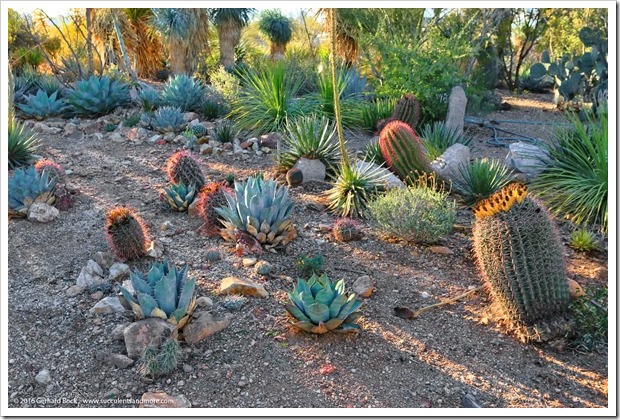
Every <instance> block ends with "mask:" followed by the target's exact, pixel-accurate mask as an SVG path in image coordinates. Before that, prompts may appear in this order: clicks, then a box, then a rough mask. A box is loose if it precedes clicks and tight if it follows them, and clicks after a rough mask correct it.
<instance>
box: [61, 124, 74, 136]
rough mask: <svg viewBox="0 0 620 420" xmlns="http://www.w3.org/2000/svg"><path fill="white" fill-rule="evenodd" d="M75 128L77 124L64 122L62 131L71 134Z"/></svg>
mask: <svg viewBox="0 0 620 420" xmlns="http://www.w3.org/2000/svg"><path fill="white" fill-rule="evenodd" d="M76 128H77V126H76V125H75V124H73V123H67V124H65V129H64V132H65V134H67V135H71V134H73V132H74V131H75V129H76Z"/></svg>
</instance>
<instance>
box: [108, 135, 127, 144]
mask: <svg viewBox="0 0 620 420" xmlns="http://www.w3.org/2000/svg"><path fill="white" fill-rule="evenodd" d="M110 140H112V141H113V142H114V143H123V142H124V141H125V139H123V136H122V135H121V133H112V134H110Z"/></svg>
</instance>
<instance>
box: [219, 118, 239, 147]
mask: <svg viewBox="0 0 620 420" xmlns="http://www.w3.org/2000/svg"><path fill="white" fill-rule="evenodd" d="M214 134H215V140H217V141H219V142H220V143H232V142H233V141H234V140H235V138H236V137H237V135H238V134H239V129H238V128H237V126H236V125H235V123H234V122H232V121H230V120H222V121H221V122H220V123H219V124H218V125H217V127H215V131H214Z"/></svg>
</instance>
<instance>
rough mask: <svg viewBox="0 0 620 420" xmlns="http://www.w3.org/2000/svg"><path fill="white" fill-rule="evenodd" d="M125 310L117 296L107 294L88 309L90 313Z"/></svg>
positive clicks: (110, 312) (108, 312)
mask: <svg viewBox="0 0 620 420" xmlns="http://www.w3.org/2000/svg"><path fill="white" fill-rule="evenodd" d="M122 312H125V308H124V307H123V305H122V304H121V301H120V300H119V299H118V297H117V296H108V297H106V298H103V299H101V300H100V301H99V302H97V304H96V305H95V306H93V307H92V308H91V309H90V313H91V314H112V313H122Z"/></svg>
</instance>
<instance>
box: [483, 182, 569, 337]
mask: <svg viewBox="0 0 620 420" xmlns="http://www.w3.org/2000/svg"><path fill="white" fill-rule="evenodd" d="M473 211H474V215H475V224H474V229H473V244H474V252H475V255H476V259H477V261H478V266H479V268H480V272H481V274H482V278H483V279H484V281H485V282H486V283H488V284H489V286H490V292H491V295H492V297H493V300H494V301H495V302H496V303H497V305H498V307H499V308H501V311H502V312H503V313H504V315H505V316H506V317H507V318H508V319H509V320H510V321H512V323H513V325H514V326H515V327H517V332H520V331H523V329H522V328H521V327H524V331H523V332H522V338H524V339H525V340H530V339H542V338H543V337H544V336H547V337H549V336H553V335H554V332H555V333H557V332H558V331H557V330H555V329H556V328H558V326H561V325H562V323H561V322H556V320H559V319H560V318H561V315H562V314H563V313H564V312H565V311H566V310H567V308H568V304H569V302H570V298H569V291H568V285H567V283H566V269H565V264H564V258H563V249H562V243H561V241H560V238H559V235H558V233H557V230H556V228H555V226H554V224H553V221H552V219H551V217H550V215H549V213H548V212H547V210H546V209H545V208H544V206H543V205H542V203H541V202H539V201H538V200H536V199H534V198H531V197H529V196H528V195H527V187H526V186H525V185H523V184H520V183H513V184H511V185H508V186H506V187H504V188H503V189H501V190H500V191H497V192H496V193H494V194H493V195H492V196H490V197H489V198H487V199H485V200H482V201H480V202H478V203H477V204H476V205H475V206H474V208H473ZM554 330H555V331H554Z"/></svg>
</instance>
